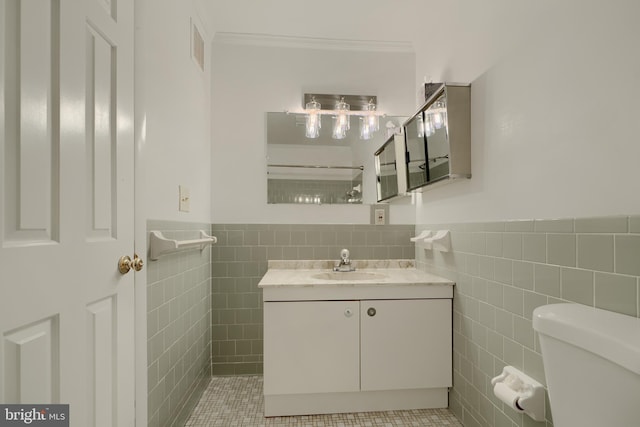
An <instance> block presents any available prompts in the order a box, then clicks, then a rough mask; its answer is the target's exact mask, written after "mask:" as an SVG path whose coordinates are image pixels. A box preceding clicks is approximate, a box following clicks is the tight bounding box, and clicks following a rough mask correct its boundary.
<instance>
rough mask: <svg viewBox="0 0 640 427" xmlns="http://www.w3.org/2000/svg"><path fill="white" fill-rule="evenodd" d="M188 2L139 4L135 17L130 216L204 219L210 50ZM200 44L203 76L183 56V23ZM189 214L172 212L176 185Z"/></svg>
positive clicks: (186, 52)
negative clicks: (187, 199) (195, 29)
mask: <svg viewBox="0 0 640 427" xmlns="http://www.w3.org/2000/svg"><path fill="white" fill-rule="evenodd" d="M196 4H197V3H196V2H195V1H188V2H185V1H181V0H170V1H162V2H155V1H150V0H143V1H141V2H140V4H139V5H137V7H138V10H139V13H138V16H137V17H136V25H137V32H136V37H137V38H138V40H137V45H136V47H137V50H136V55H137V59H136V61H137V62H136V67H137V79H136V90H137V93H136V103H137V110H138V115H139V117H138V119H139V122H140V126H141V130H140V133H141V134H140V135H139V138H138V144H137V150H138V152H137V158H136V161H137V163H136V168H137V179H138V181H139V182H138V186H137V189H139V191H138V192H137V193H136V199H137V202H138V203H137V206H136V209H137V212H136V215H137V217H143V218H151V219H162V220H174V221H189V222H210V220H211V191H210V188H209V182H210V169H211V165H210V163H211V157H210V147H211V136H210V134H211V126H210V114H211V113H210V110H211V105H210V96H211V95H210V79H211V74H210V64H211V62H210V55H209V54H210V50H209V48H208V46H209V42H208V41H209V40H210V38H211V33H212V30H211V28H210V27H209V26H207V25H206V19H207V16H206V15H203V14H202V13H201V12H200V10H199V9H200V8H199V7H197V6H196ZM191 19H195V22H196V23H197V25H198V26H199V27H200V31H201V32H202V33H203V34H202V35H203V36H204V38H205V41H206V43H207V45H206V47H205V60H206V64H205V71H204V72H203V71H201V70H200V69H199V68H198V66H197V65H196V63H195V61H194V60H193V59H192V58H191V54H190V52H191V43H190V41H191V40H190V25H191V24H190V22H191ZM179 185H184V186H186V187H188V188H189V190H190V193H191V211H190V212H189V213H184V212H179V211H178V186H179Z"/></svg>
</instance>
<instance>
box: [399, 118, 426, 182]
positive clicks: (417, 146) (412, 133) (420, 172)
mask: <svg viewBox="0 0 640 427" xmlns="http://www.w3.org/2000/svg"><path fill="white" fill-rule="evenodd" d="M423 117H424V116H423V114H422V112H420V113H418V114H416V115H415V116H413V117H412V118H410V119H409V120H407V122H406V123H405V124H404V134H405V141H406V149H407V189H408V190H415V189H416V188H420V187H422V186H423V185H425V184H426V183H427V181H428V179H427V168H425V167H424V165H425V164H426V158H427V147H426V141H425V139H424V120H423Z"/></svg>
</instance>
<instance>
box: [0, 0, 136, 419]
mask: <svg viewBox="0 0 640 427" xmlns="http://www.w3.org/2000/svg"><path fill="white" fill-rule="evenodd" d="M133 139H134V138H133V0H0V386H1V387H0V403H25V404H42V403H66V404H69V405H70V425H71V426H72V427H85V426H112V427H113V426H119V427H126V426H133V425H134V378H135V376H134V345H133V337H134V301H133V296H134V277H133V275H134V273H133V270H132V271H131V272H129V273H128V274H121V273H120V272H119V270H118V260H119V258H120V257H121V256H123V255H128V256H130V257H131V258H133V247H134V245H133V231H134V230H133V195H134V192H133V167H134V166H133V165H134V159H133V154H134V149H133Z"/></svg>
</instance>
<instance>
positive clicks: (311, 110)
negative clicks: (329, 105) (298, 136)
mask: <svg viewBox="0 0 640 427" xmlns="http://www.w3.org/2000/svg"><path fill="white" fill-rule="evenodd" d="M305 110H306V111H307V117H306V119H305V136H306V137H307V138H317V137H319V136H320V128H321V127H322V120H321V116H320V114H319V111H320V103H319V102H317V101H316V100H315V99H314V98H312V99H311V102H307V104H306V105H305Z"/></svg>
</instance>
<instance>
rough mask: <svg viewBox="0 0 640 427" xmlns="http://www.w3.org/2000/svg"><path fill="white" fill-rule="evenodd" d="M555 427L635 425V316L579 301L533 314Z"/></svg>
mask: <svg viewBox="0 0 640 427" xmlns="http://www.w3.org/2000/svg"><path fill="white" fill-rule="evenodd" d="M533 328H534V329H535V330H536V331H537V332H538V336H539V339H540V347H541V352H542V359H543V365H544V371H545V379H546V381H547V389H548V392H549V401H550V404H551V412H552V416H553V421H554V425H555V427H577V426H580V427H602V426H619V427H626V426H629V427H631V426H638V425H640V319H638V318H635V317H631V316H625V315H622V314H618V313H614V312H610V311H606V310H600V309H597V308H593V307H587V306H584V305H578V304H552V305H545V306H542V307H538V308H536V309H535V310H534V312H533Z"/></svg>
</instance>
